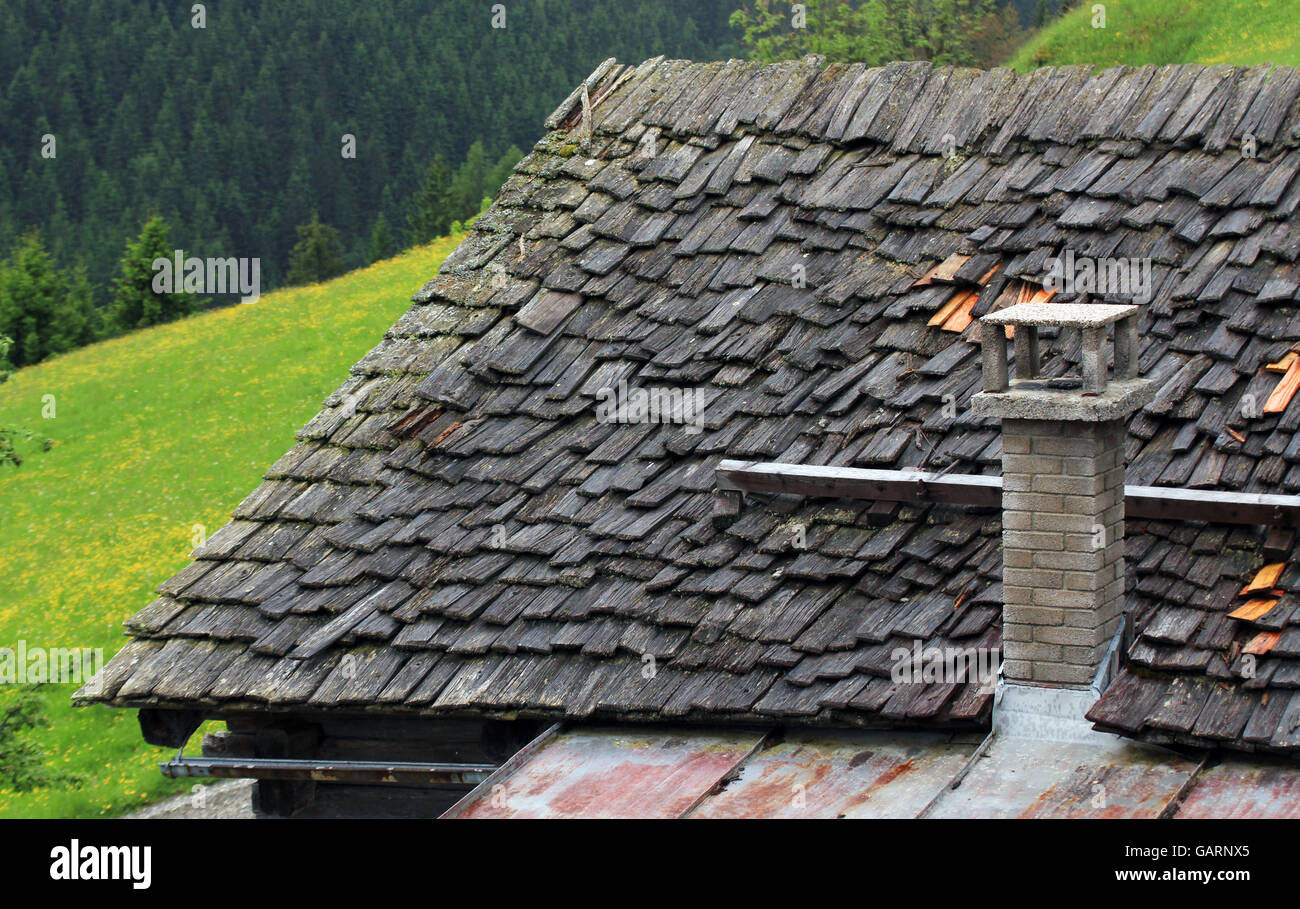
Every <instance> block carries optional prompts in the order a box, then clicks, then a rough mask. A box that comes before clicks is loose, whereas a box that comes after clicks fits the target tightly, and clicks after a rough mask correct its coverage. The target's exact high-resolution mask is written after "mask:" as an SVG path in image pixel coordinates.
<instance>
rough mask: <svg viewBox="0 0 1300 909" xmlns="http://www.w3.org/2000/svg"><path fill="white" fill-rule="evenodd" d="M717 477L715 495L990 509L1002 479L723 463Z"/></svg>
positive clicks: (999, 499)
mask: <svg viewBox="0 0 1300 909" xmlns="http://www.w3.org/2000/svg"><path fill="white" fill-rule="evenodd" d="M716 477H717V483H718V489H720V490H738V491H740V492H769V493H786V494H790V495H801V496H826V497H829V498H837V499H871V500H875V501H884V502H944V503H946V504H949V505H983V506H986V507H991V508H997V507H999V506H1000V505H1001V504H1002V478H1001V477H984V476H975V475H972V474H938V473H926V472H923V471H911V470H867V469H863V468H857V467H814V466H812V465H806V464H779V463H757V462H753V461H723V462H721V463H720V464H719V465H718V467H717V471H716Z"/></svg>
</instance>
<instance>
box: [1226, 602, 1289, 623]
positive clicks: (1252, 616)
mask: <svg viewBox="0 0 1300 909" xmlns="http://www.w3.org/2000/svg"><path fill="white" fill-rule="evenodd" d="M1278 602H1279V601H1278V600H1276V599H1274V598H1272V597H1257V598H1255V599H1253V600H1248V601H1247V602H1245V603H1243V604H1242V605H1241V606H1238V607H1237V608H1236V609H1234V610H1233V611H1232V612H1230V613H1228V618H1230V619H1241V620H1242V621H1243V622H1253V621H1255V620H1256V619H1258V618H1259V617H1260V616H1263V615H1265V614H1267V613H1268V612H1269V611H1270V610H1272V608H1273V607H1274V606H1276V605H1277V604H1278Z"/></svg>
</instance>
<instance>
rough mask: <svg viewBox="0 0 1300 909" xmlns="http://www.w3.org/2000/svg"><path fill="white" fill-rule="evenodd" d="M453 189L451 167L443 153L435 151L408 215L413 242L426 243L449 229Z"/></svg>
mask: <svg viewBox="0 0 1300 909" xmlns="http://www.w3.org/2000/svg"><path fill="white" fill-rule="evenodd" d="M450 190H451V170H450V168H448V167H447V162H446V161H444V160H443V159H442V155H434V156H433V160H432V161H430V162H429V169H428V170H426V171H425V174H424V185H423V186H421V187H420V193H419V195H417V196H416V197H415V208H414V209H413V210H412V212H411V215H410V217H409V218H408V222H409V223H410V226H411V245H412V246H420V245H423V244H425V243H428V242H430V241H431V240H433V239H435V238H437V237H441V236H443V235H444V234H446V233H447V228H448V226H450V224H451V220H452V213H451V211H450V202H451V198H450V195H449V193H450Z"/></svg>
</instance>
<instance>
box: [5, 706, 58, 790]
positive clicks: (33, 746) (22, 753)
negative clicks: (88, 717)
mask: <svg viewBox="0 0 1300 909" xmlns="http://www.w3.org/2000/svg"><path fill="white" fill-rule="evenodd" d="M4 687H11V686H4ZM49 725H50V721H49V719H48V718H47V717H46V715H45V700H44V699H43V698H42V697H41V694H40V692H39V691H37V690H36V689H35V688H33V687H22V688H11V690H10V691H8V692H0V781H3V782H5V783H6V784H8V785H9V786H12V787H13V788H14V789H15V790H17V791H19V792H23V791H24V790H27V789H35V788H36V787H37V786H43V785H48V784H49V783H53V782H57V781H62V780H69V779H71V777H69V776H67V775H64V774H58V773H54V774H51V773H50V772H49V771H47V770H46V768H45V752H44V749H42V748H41V746H40V744H39V743H38V742H37V741H35V740H34V739H33V738H32V737H31V733H32V732H33V731H34V730H36V729H41V728H43V727H46V726H49Z"/></svg>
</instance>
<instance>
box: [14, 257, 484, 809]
mask: <svg viewBox="0 0 1300 909" xmlns="http://www.w3.org/2000/svg"><path fill="white" fill-rule="evenodd" d="M458 240H459V237H452V238H447V239H443V240H440V241H437V242H435V243H433V244H431V245H429V246H426V247H421V248H417V249H413V250H410V251H408V252H407V253H404V254H402V255H400V256H398V257H396V258H394V259H389V260H387V261H384V262H379V263H376V264H375V265H372V266H371V267H369V268H366V269H362V270H360V271H356V272H352V273H351V274H348V275H344V276H343V277H341V278H338V279H336V280H334V281H331V282H329V283H327V284H320V285H313V286H308V287H299V288H292V289H289V290H283V291H279V292H276V293H273V294H268V295H266V296H264V297H263V298H262V299H261V300H260V301H258V302H257V303H254V304H249V305H239V306H234V307H231V308H227V309H222V310H218V311H214V312H209V313H205V314H202V315H198V316H195V317H193V318H189V319H186V320H184V321H181V322H176V323H172V324H170V325H164V326H160V327H158V328H154V329H150V330H148V331H142V332H139V333H136V334H132V335H128V336H126V337H123V338H117V339H115V340H112V341H108V342H105V343H102V344H96V345H94V346H92V347H87V348H83V349H81V350H78V351H75V352H73V353H70V354H67V355H65V356H62V357H58V358H56V359H54V360H50V361H47V362H45V363H42V364H40V365H38V366H35V367H32V368H30V369H24V370H21V371H19V372H18V373H16V374H15V375H14V376H13V377H12V378H11V379H10V381H9V382H8V383H6V384H4V385H0V426H5V425H14V424H18V425H25V426H27V427H28V428H31V429H33V430H35V431H37V432H39V433H41V434H42V435H44V436H47V437H49V438H51V439H52V440H54V445H53V447H52V448H51V449H50V450H49V451H46V452H39V451H38V452H33V453H30V454H29V455H28V457H27V459H26V461H25V463H24V464H23V465H22V466H21V467H19V468H16V469H15V468H3V469H0V647H16V646H17V642H18V641H20V640H21V641H26V643H27V646H28V647H37V646H39V647H46V648H54V647H78V648H80V647H90V648H94V647H102V648H104V653H105V656H106V657H109V656H111V655H112V654H113V653H115V652H116V651H117V650H118V649H119V648H120V647H121V645H122V644H123V643H124V640H125V639H124V638H123V632H122V621H123V620H124V619H125V618H126V617H127V616H129V615H130V614H131V613H132V612H134V611H135V610H137V609H139V608H140V607H141V606H143V605H144V604H145V603H147V602H148V601H149V600H150V599H151V598H152V595H153V590H154V588H155V586H156V585H158V584H159V583H160V582H162V581H163V580H165V579H166V578H167V577H168V576H170V575H171V574H172V573H174V572H175V571H177V570H178V569H180V568H182V567H183V566H184V565H185V564H186V562H187V561H188V559H187V554H188V553H189V551H190V549H191V548H192V545H191V538H192V537H193V535H194V533H195V526H196V525H202V527H203V528H205V531H206V533H208V534H211V533H212V532H214V531H215V530H216V529H217V528H218V527H220V526H221V525H222V524H224V523H225V522H226V520H227V519H228V517H229V515H230V512H231V510H232V509H233V508H234V506H235V505H236V504H238V503H239V501H240V500H241V499H242V498H243V497H244V496H245V495H246V494H247V493H248V492H249V491H250V490H252V489H253V487H254V486H256V485H257V482H258V480H259V478H260V476H261V474H262V472H263V471H264V470H266V468H267V467H269V466H270V465H271V464H272V463H273V462H274V461H275V460H276V458H278V457H279V456H280V455H281V454H283V453H284V452H285V451H287V450H288V448H289V447H290V446H291V445H292V444H293V434H294V432H295V431H296V430H297V429H298V428H299V427H301V426H302V425H303V424H304V423H306V422H307V421H308V420H309V419H311V417H312V416H313V415H314V414H315V413H316V411H317V410H318V409H319V406H320V403H321V401H322V399H323V398H324V397H325V396H326V395H327V394H329V393H330V392H331V391H332V390H333V389H334V388H336V387H337V386H338V385H339V384H340V382H341V381H342V380H343V379H344V378H345V377H346V375H347V371H348V367H349V366H351V365H352V364H353V363H354V362H356V361H357V360H358V359H360V358H361V357H362V356H363V355H364V354H365V352H366V351H367V350H369V349H370V348H371V347H372V346H374V344H375V343H377V342H378V341H379V339H380V337H382V335H383V333H384V331H385V330H386V329H387V328H388V327H389V326H390V325H391V324H392V323H393V322H394V321H395V320H396V319H397V317H398V316H399V315H400V314H401V313H402V312H403V311H404V310H405V309H406V308H407V307H408V306H409V305H410V304H409V302H408V300H409V298H410V295H411V293H412V292H413V291H414V290H415V289H416V288H417V287H419V286H420V285H421V284H422V283H423V282H424V281H426V280H428V279H429V278H430V277H432V276H433V274H434V273H435V272H436V270H437V266H438V264H439V263H440V262H441V261H442V259H443V258H444V257H445V256H446V255H447V254H448V253H449V252H451V250H452V249H453V248H454V247H455V244H456V242H458ZM47 395H53V405H54V416H53V418H52V419H46V418H44V417H43V416H42V408H43V407H45V406H47V405H48V404H49V403H50V399H49V398H47V397H46V396H47ZM41 689H42V694H43V695H44V698H45V701H46V704H47V714H48V716H49V718H50V720H51V721H52V723H51V726H50V727H49V728H47V729H45V730H42V731H40V732H38V733H36V735H35V736H34V737H35V738H36V740H37V741H38V742H39V743H40V746H41V747H42V749H43V751H44V756H45V761H46V766H47V768H48V769H49V771H50V772H51V773H52V774H55V775H59V774H61V775H74V776H76V777H79V778H80V780H81V781H80V783H74V784H58V785H51V786H49V787H47V788H41V789H35V790H28V791H26V792H15V791H12V789H6V788H5V787H6V785H7V784H6V783H5V782H4V781H3V780H0V816H8V817H67V816H98V815H116V814H120V813H122V812H123V811H126V810H129V809H131V808H133V807H136V806H138V805H140V804H142V803H144V802H147V801H150V800H153V799H155V798H157V797H159V796H160V795H163V794H166V793H169V792H175V791H180V790H181V789H186V788H188V786H189V784H188V783H185V782H170V781H166V780H164V779H163V778H162V777H161V776H160V775H159V773H158V769H157V767H156V766H155V765H156V762H157V761H158V760H160V759H163V758H165V757H168V756H170V755H169V754H168V750H167V749H161V748H151V747H149V746H147V745H145V744H144V743H143V741H142V740H141V738H140V734H139V730H138V727H137V724H136V719H135V713H134V711H123V710H110V709H107V708H102V707H90V708H78V709H74V708H73V707H72V706H71V705H70V703H69V696H70V695H71V693H72V691H73V690H74V689H75V686H73V685H44V686H41ZM0 693H2V692H0ZM193 748H197V736H196V737H195V740H194V743H193Z"/></svg>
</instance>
